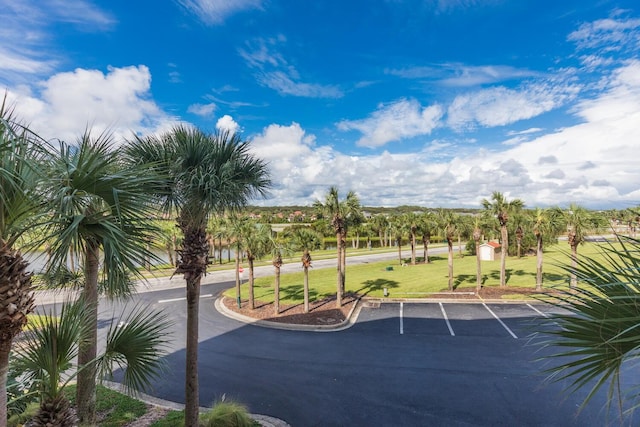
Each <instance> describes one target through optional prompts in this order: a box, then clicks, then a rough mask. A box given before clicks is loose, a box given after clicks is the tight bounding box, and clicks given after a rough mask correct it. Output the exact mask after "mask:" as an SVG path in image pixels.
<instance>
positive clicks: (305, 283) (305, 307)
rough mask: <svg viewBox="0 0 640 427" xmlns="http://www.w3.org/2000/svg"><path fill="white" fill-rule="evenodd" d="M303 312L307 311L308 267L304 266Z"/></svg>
mask: <svg viewBox="0 0 640 427" xmlns="http://www.w3.org/2000/svg"><path fill="white" fill-rule="evenodd" d="M304 312H305V313H308V312H309V267H304Z"/></svg>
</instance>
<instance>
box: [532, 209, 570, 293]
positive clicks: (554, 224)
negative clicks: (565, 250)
mask: <svg viewBox="0 0 640 427" xmlns="http://www.w3.org/2000/svg"><path fill="white" fill-rule="evenodd" d="M532 222H533V234H534V235H535V236H536V290H537V291H541V290H542V262H543V257H544V251H543V245H544V241H545V239H549V238H555V237H557V236H558V235H559V234H560V232H561V231H562V230H563V229H566V225H565V224H564V221H563V218H562V214H561V212H560V211H559V210H558V209H557V208H551V209H540V208H538V209H536V210H535V212H534V213H533V218H532Z"/></svg>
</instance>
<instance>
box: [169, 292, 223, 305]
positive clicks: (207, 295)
mask: <svg viewBox="0 0 640 427" xmlns="http://www.w3.org/2000/svg"><path fill="white" fill-rule="evenodd" d="M212 296H213V295H212V294H205V295H200V299H202V298H211V297H212ZM186 299H187V297H180V298H171V299H161V300H158V304H164V303H167V302H176V301H184V300H186Z"/></svg>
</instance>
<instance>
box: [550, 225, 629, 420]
mask: <svg viewBox="0 0 640 427" xmlns="http://www.w3.org/2000/svg"><path fill="white" fill-rule="evenodd" d="M618 243H619V246H617V247H616V246H614V245H610V246H609V247H606V246H605V247H604V248H603V249H602V250H601V251H602V256H601V257H593V258H589V257H585V258H581V259H580V260H577V261H576V265H575V266H573V265H571V266H566V267H565V270H567V271H569V272H571V273H572V274H575V275H576V276H577V278H578V279H579V280H580V281H581V282H582V283H584V285H585V286H581V287H580V288H576V289H566V288H559V289H557V292H556V293H554V294H552V296H553V297H554V300H553V301H552V302H553V304H555V305H557V306H559V307H562V309H563V312H566V310H568V311H569V314H554V315H552V316H550V317H549V318H548V319H544V320H543V323H544V326H547V327H545V328H542V330H543V331H544V332H541V333H540V336H541V337H543V338H544V339H543V340H542V341H541V343H542V344H543V345H544V346H546V347H548V348H549V349H551V354H550V355H548V356H545V359H546V360H547V361H551V362H555V366H553V367H551V368H549V369H547V370H546V372H547V374H549V380H552V381H564V380H570V381H571V384H570V386H569V387H568V389H567V391H568V392H569V393H572V392H574V391H575V390H578V389H581V388H585V387H587V388H590V391H589V393H588V394H587V397H586V398H585V400H584V403H583V405H582V406H583V407H584V405H586V403H587V402H589V400H590V399H591V398H593V396H594V395H595V393H596V391H598V390H599V389H600V388H602V387H603V386H605V385H606V384H607V382H608V383H609V385H608V391H607V397H608V399H607V401H608V403H609V405H611V404H614V403H615V402H617V404H618V408H619V409H620V418H621V425H623V424H626V423H623V422H622V418H623V417H624V415H625V414H624V413H623V409H622V408H623V404H624V402H623V397H622V396H623V393H622V390H621V378H622V369H623V366H626V365H627V364H629V363H631V362H632V360H633V359H637V358H638V354H639V353H638V351H639V350H640V330H639V328H638V325H640V274H638V272H639V271H640V257H639V256H638V253H640V240H637V239H634V238H630V237H623V236H618ZM603 258H604V259H603ZM634 369H635V368H634ZM630 392H631V393H630V394H628V396H629V397H630V398H631V399H632V400H634V401H636V403H637V400H638V398H640V394H639V393H638V388H637V387H636V388H634V389H632V390H630ZM635 407H637V406H634V407H632V409H631V410H630V411H629V412H630V413H631V412H632V410H633V408H635ZM630 413H629V414H628V415H629V420H630V419H631V418H630ZM629 425H631V424H629Z"/></svg>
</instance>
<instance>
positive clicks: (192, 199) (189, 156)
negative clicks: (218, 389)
mask: <svg viewBox="0 0 640 427" xmlns="http://www.w3.org/2000/svg"><path fill="white" fill-rule="evenodd" d="M127 154H128V158H129V160H130V161H133V162H137V163H139V164H149V165H153V167H152V169H153V170H155V171H156V172H157V174H158V175H159V176H161V177H163V178H164V179H163V180H162V185H160V186H158V188H157V189H156V190H155V194H156V195H158V196H159V197H160V199H161V200H162V202H163V205H162V206H163V208H164V210H165V211H166V212H168V213H177V216H178V218H177V223H178V227H179V228H180V229H181V230H182V233H183V235H184V240H183V244H182V250H181V251H180V252H179V260H178V267H177V268H176V273H178V274H182V275H183V276H184V279H185V282H186V288H187V289H186V293H187V332H186V336H187V346H186V356H187V360H186V384H185V389H186V390H185V402H186V407H185V425H186V426H188V427H195V426H197V425H198V407H199V385H198V306H199V299H200V298H199V297H200V281H201V279H202V276H203V274H204V273H205V272H206V269H207V257H208V253H209V248H208V242H207V239H206V227H207V219H208V217H209V216H210V215H211V214H212V213H215V212H223V211H224V210H226V209H230V208H239V207H241V206H243V205H245V204H246V203H247V201H248V200H249V199H251V198H252V197H255V196H261V195H264V194H265V192H266V190H267V189H268V187H269V186H270V179H269V175H268V171H267V165H266V163H265V162H263V161H262V160H260V159H258V158H256V157H254V156H253V155H252V154H251V153H250V152H249V144H248V143H247V142H245V141H243V140H242V139H241V138H240V136H238V135H237V134H232V133H228V132H222V133H218V134H214V135H211V134H207V133H205V132H202V131H201V130H199V129H195V128H192V127H187V126H177V127H175V128H174V129H172V130H171V131H169V132H167V133H165V134H163V135H161V136H150V137H146V138H135V140H134V141H132V142H131V144H130V145H129V146H128V147H127Z"/></svg>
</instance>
